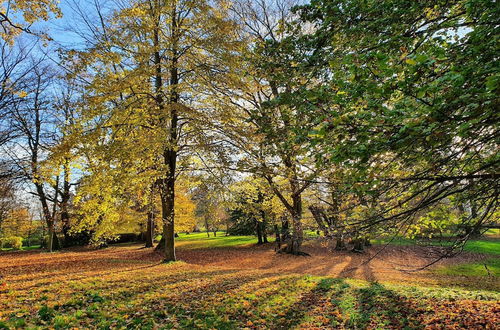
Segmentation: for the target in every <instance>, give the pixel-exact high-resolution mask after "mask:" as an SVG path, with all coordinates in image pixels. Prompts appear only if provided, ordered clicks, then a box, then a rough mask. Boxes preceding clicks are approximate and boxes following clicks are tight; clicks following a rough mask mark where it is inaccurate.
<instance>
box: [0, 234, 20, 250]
mask: <svg viewBox="0 0 500 330" xmlns="http://www.w3.org/2000/svg"><path fill="white" fill-rule="evenodd" d="M0 247H2V248H12V249H14V250H20V249H21V248H22V247H23V238H22V237H17V236H11V237H5V238H2V239H0Z"/></svg>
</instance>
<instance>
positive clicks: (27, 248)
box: [0, 245, 40, 251]
mask: <svg viewBox="0 0 500 330" xmlns="http://www.w3.org/2000/svg"><path fill="white" fill-rule="evenodd" d="M39 248H40V245H32V246H23V247H22V248H21V250H14V249H13V248H1V249H0V251H30V250H37V249H39Z"/></svg>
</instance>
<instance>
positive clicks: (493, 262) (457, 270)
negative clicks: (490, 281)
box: [435, 258, 500, 277]
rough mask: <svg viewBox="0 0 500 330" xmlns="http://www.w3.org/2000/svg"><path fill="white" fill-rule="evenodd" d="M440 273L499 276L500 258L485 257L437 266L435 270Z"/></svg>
mask: <svg viewBox="0 0 500 330" xmlns="http://www.w3.org/2000/svg"><path fill="white" fill-rule="evenodd" d="M435 272H436V273H438V274H442V275H452V276H494V277H499V276H500V258H491V259H486V260H484V261H482V262H474V263H464V264H458V265H453V266H448V267H441V268H438V269H437V270H436V271H435Z"/></svg>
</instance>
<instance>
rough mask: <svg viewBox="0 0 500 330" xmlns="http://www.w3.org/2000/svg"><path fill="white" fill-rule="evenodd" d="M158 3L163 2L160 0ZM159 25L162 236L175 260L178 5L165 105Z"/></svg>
mask: <svg viewBox="0 0 500 330" xmlns="http://www.w3.org/2000/svg"><path fill="white" fill-rule="evenodd" d="M157 5H158V6H160V5H161V4H160V3H159V2H158V3H157ZM155 23H156V26H155V29H154V32H153V38H154V39H153V44H154V48H155V51H154V54H153V56H154V59H153V61H154V66H155V70H156V72H155V89H156V102H157V105H158V110H159V112H160V114H161V115H165V116H164V117H163V118H164V124H165V127H166V129H167V134H168V135H167V139H166V141H165V142H166V143H165V147H164V149H163V160H164V165H166V166H165V167H166V173H165V178H163V179H161V180H160V181H161V184H160V195H161V210H162V222H163V239H164V240H165V247H164V257H165V259H164V261H165V262H170V261H175V241H174V234H175V230H174V219H175V211H174V203H175V174H176V165H177V143H178V141H177V137H178V132H177V130H178V120H179V118H178V113H177V106H178V103H179V93H178V85H179V74H178V56H179V55H178V49H177V48H178V45H177V41H178V26H177V8H176V5H175V4H174V5H173V6H172V11H171V21H170V28H171V29H170V31H171V32H170V33H171V35H170V37H171V41H172V42H171V48H170V49H169V50H170V54H169V55H170V63H168V70H169V73H170V81H169V87H170V96H169V98H168V101H167V102H168V106H165V104H164V90H163V72H162V61H163V60H162V55H161V54H160V50H159V47H160V41H159V38H160V29H161V27H160V24H161V22H160V17H156V22H155Z"/></svg>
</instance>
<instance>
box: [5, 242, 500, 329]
mask: <svg viewBox="0 0 500 330" xmlns="http://www.w3.org/2000/svg"><path fill="white" fill-rule="evenodd" d="M484 242H485V244H483V245H484V246H486V247H485V248H484V249H481V246H483V245H481V244H478V243H474V242H472V243H473V244H472V245H469V246H468V248H467V249H468V250H469V251H466V252H464V253H463V254H461V255H460V256H458V257H456V258H453V259H447V260H443V261H441V262H439V263H438V264H436V265H434V266H433V267H431V268H430V269H426V270H425V271H418V272H416V271H414V270H415V269H416V268H418V267H419V266H421V265H424V264H426V263H428V261H429V260H430V259H429V254H428V250H427V249H425V248H421V247H411V246H403V245H387V246H385V245H374V246H373V247H371V248H370V249H369V250H368V251H367V252H366V253H365V254H353V253H349V252H336V253H332V252H329V251H328V250H327V249H326V248H324V247H322V246H321V245H320V244H319V243H317V242H309V243H308V244H307V245H306V247H305V250H306V251H308V252H310V253H311V254H312V256H311V257H293V256H289V255H277V254H276V253H275V252H274V250H273V247H274V246H273V245H272V244H268V245H264V246H256V245H255V244H254V243H255V238H253V237H225V236H223V235H220V234H219V235H218V237H217V238H213V237H211V238H210V239H209V238H205V237H204V236H203V235H201V234H196V235H193V234H191V235H181V237H180V238H179V239H178V253H177V254H178V258H179V259H180V260H181V261H178V262H175V263H170V264H164V263H161V256H159V255H158V254H156V253H155V252H154V251H153V249H144V248H142V247H141V246H140V245H120V246H112V247H109V248H106V249H102V250H90V249H76V250H72V251H64V252H56V253H52V254H48V253H44V252H40V251H19V252H3V253H0V274H2V276H3V279H1V280H0V283H1V281H3V282H4V286H3V288H0V291H2V290H3V292H2V293H0V328H2V327H5V328H15V327H19V328H25V327H33V328H37V327H38V328H73V327H79V328H123V327H126V328H217V329H233V328H272V329H280V328H281V329H289V328H308V329H310V328H317V329H323V328H332V327H333V328H405V327H406V328H425V327H427V328H444V327H449V328H491V329H493V328H495V327H496V326H497V325H498V324H500V303H499V301H500V293H499V291H500V284H499V282H500V281H498V279H499V277H498V276H500V274H499V268H498V260H499V255H498V253H500V249H498V247H499V246H500V245H499V241H498V240H495V239H490V240H485V241H484ZM474 244H475V245H474ZM477 246H479V248H478V247H477ZM492 247H493V248H492ZM495 247H496V248H495ZM381 249H382V250H381ZM467 249H466V250H467ZM488 249H489V250H488ZM485 264H486V265H487V266H486V267H484V265H485ZM495 265H496V266H495ZM0 285H1V284H0Z"/></svg>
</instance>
